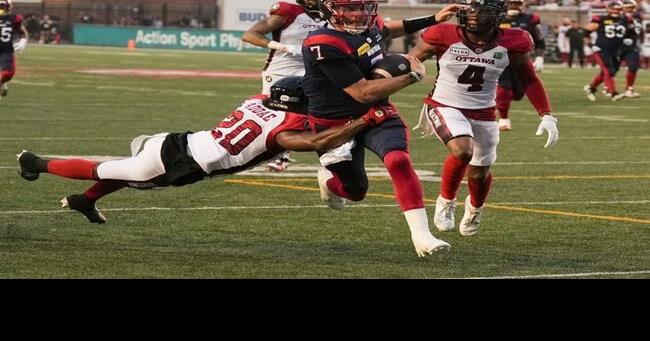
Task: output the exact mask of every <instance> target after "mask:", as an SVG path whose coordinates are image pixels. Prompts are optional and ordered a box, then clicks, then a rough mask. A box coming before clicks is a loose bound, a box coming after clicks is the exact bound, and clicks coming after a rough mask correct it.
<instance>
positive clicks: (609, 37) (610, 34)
mask: <svg viewBox="0 0 650 341" xmlns="http://www.w3.org/2000/svg"><path fill="white" fill-rule="evenodd" d="M591 22H593V23H597V24H598V30H597V31H596V32H597V33H598V37H597V38H596V46H598V47H600V48H601V49H602V50H606V51H611V52H617V51H618V49H619V48H620V47H621V45H622V44H623V39H624V38H625V34H626V33H627V29H628V25H629V24H630V23H631V22H632V19H630V18H628V17H627V16H625V15H621V16H620V17H612V16H609V15H607V16H604V17H599V16H596V17H593V18H592V19H591Z"/></svg>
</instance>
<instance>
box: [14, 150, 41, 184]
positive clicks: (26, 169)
mask: <svg viewBox="0 0 650 341" xmlns="http://www.w3.org/2000/svg"><path fill="white" fill-rule="evenodd" d="M16 156H17V157H18V163H19V164H20V173H19V174H20V176H21V177H22V178H23V179H25V180H27V181H34V180H36V179H38V175H39V172H38V169H36V159H38V156H36V154H34V153H32V152H28V151H26V150H23V151H22V152H21V153H20V154H18V155H16Z"/></svg>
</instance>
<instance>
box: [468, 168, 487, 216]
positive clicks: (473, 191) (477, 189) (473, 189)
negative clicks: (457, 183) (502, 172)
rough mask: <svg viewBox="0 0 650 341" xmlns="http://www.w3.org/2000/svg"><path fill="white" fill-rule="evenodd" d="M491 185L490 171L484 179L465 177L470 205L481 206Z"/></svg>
mask: <svg viewBox="0 0 650 341" xmlns="http://www.w3.org/2000/svg"><path fill="white" fill-rule="evenodd" d="M491 186H492V173H488V176H487V177H486V178H485V180H484V181H482V182H481V181H477V180H475V179H472V178H468V179H467V187H468V188H469V195H470V201H471V202H472V206H474V207H477V208H478V207H481V206H483V204H485V199H486V198H487V196H488V193H490V187H491Z"/></svg>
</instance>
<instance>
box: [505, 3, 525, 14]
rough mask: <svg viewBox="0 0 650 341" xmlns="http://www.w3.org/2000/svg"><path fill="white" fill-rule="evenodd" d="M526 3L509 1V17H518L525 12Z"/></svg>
mask: <svg viewBox="0 0 650 341" xmlns="http://www.w3.org/2000/svg"><path fill="white" fill-rule="evenodd" d="M525 5H526V3H525V2H524V0H508V13H507V14H508V16H509V17H516V16H518V15H519V14H521V13H522V12H523V10H524V6H525Z"/></svg>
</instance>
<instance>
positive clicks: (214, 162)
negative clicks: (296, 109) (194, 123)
mask: <svg viewBox="0 0 650 341" xmlns="http://www.w3.org/2000/svg"><path fill="white" fill-rule="evenodd" d="M264 99H265V96H257V97H253V98H250V99H248V100H246V101H244V103H242V105H241V106H240V107H239V108H237V110H235V111H234V112H232V113H231V114H230V116H228V117H226V118H225V119H224V120H223V121H221V122H220V123H219V124H218V125H217V126H216V127H215V128H214V129H212V130H204V131H199V132H196V133H193V134H189V135H188V136H187V142H188V149H189V151H188V152H189V154H190V155H191V157H192V158H193V159H194V161H196V163H197V164H198V165H199V166H200V167H201V169H203V171H205V172H206V173H207V174H209V175H211V176H214V175H219V174H233V173H236V172H240V171H243V170H245V169H248V168H251V167H254V166H256V165H257V164H259V163H260V162H263V161H266V160H268V159H271V158H273V157H274V156H275V155H277V154H279V153H282V152H284V149H283V148H282V147H280V146H278V145H277V144H276V143H275V136H276V135H277V134H278V133H280V132H283V131H287V130H296V131H305V130H306V124H307V123H306V122H307V116H305V115H300V114H296V113H292V112H285V111H278V110H273V109H269V108H267V107H265V106H264V105H263V101H264Z"/></svg>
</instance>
